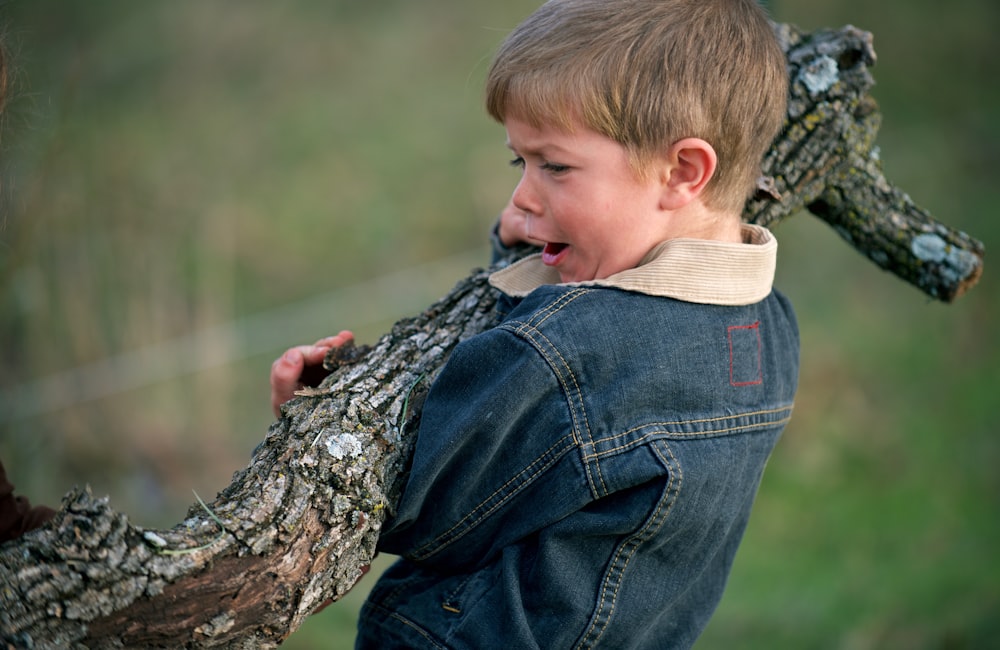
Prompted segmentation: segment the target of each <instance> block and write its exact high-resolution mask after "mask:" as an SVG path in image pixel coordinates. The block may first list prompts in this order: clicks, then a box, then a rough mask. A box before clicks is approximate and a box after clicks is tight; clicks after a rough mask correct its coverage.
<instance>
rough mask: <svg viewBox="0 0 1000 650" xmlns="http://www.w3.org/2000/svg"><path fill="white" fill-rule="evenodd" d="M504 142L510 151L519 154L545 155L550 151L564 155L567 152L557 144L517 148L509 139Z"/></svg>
mask: <svg viewBox="0 0 1000 650" xmlns="http://www.w3.org/2000/svg"><path fill="white" fill-rule="evenodd" d="M504 144H505V145H507V148H508V149H510V150H511V151H513V152H514V153H516V154H519V155H533V156H545V155H546V154H548V153H552V154H556V155H566V154H568V153H569V152H568V151H567V150H566V149H564V148H563V147H560V146H559V145H557V144H551V143H543V144H541V145H540V146H537V147H534V148H533V147H530V146H528V147H525V148H523V149H520V150H519V149H517V148H516V147H515V146H514V145H513V143H511V141H510V140H507V141H506V142H505V143H504Z"/></svg>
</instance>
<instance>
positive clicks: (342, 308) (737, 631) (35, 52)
mask: <svg viewBox="0 0 1000 650" xmlns="http://www.w3.org/2000/svg"><path fill="white" fill-rule="evenodd" d="M536 4H537V3H536V2H527V1H526V0H511V1H508V2H503V3H496V2H485V1H482V0H463V1H461V2H459V1H458V0H422V1H421V2H419V3H416V2H404V1H403V0H382V1H380V2H378V3H361V2H356V1H349V0H333V1H331V2H325V3H316V2H309V1H307V0H296V1H290V2H282V3H270V2H265V1H264V0H251V1H244V2H240V3H235V2H223V1H222V0H213V1H209V2H197V3H196V2H189V3H170V2H159V3H153V2H144V3H139V2H130V1H128V0H93V1H91V2H87V3H70V2H63V1H62V0H7V1H6V2H5V3H3V4H2V5H0V21H2V22H0V25H2V26H3V27H2V29H3V31H4V32H5V34H6V39H7V43H8V45H9V47H10V49H11V50H12V54H13V57H14V60H15V63H16V65H17V68H18V69H17V78H16V88H17V95H16V96H15V97H14V98H13V101H12V103H11V107H10V111H9V112H8V113H7V114H6V115H5V116H4V122H3V127H4V128H3V140H2V150H3V155H2V158H0V169H2V172H3V177H2V180H3V188H2V204H0V205H2V208H3V212H2V214H0V337H2V340H3V341H4V346H3V349H2V351H0V394H5V395H8V396H11V395H17V396H19V397H18V399H19V400H21V399H24V400H28V399H29V398H30V401H31V402H32V404H34V405H35V406H34V407H33V409H30V410H29V412H27V413H25V414H21V415H18V416H16V417H13V416H11V414H10V413H8V414H6V416H5V414H3V413H0V457H2V458H3V459H4V462H5V464H7V466H8V469H9V470H10V473H11V475H12V478H13V479H14V481H15V483H17V484H18V487H19V488H20V489H21V490H23V491H24V492H25V493H27V494H28V495H29V496H31V497H32V498H33V499H34V500H38V501H43V502H48V503H53V504H54V503H57V502H58V500H59V498H60V496H61V495H62V494H63V493H64V492H65V490H66V489H67V488H68V487H69V486H70V485H72V484H82V483H89V484H90V485H92V486H93V488H94V490H95V492H97V493H98V494H108V495H110V498H111V501H112V504H113V505H115V506H116V507H118V508H119V509H122V510H124V511H126V512H129V513H130V515H131V516H132V517H133V519H135V520H136V521H137V522H138V523H140V524H145V525H170V524H172V523H174V522H176V521H177V520H179V519H180V518H181V517H183V515H184V511H185V510H186V508H187V506H188V504H190V503H191V502H192V501H193V498H192V495H191V490H192V489H195V490H197V491H198V492H199V493H200V494H202V495H203V496H206V497H207V496H209V495H211V494H214V492H215V491H217V490H219V489H221V488H222V487H223V486H225V485H226V484H227V483H228V481H229V478H230V475H231V473H232V472H234V471H236V470H237V469H239V468H241V467H243V466H244V465H245V463H246V460H247V457H248V455H249V453H250V450H251V449H252V448H253V446H254V444H255V443H256V442H257V441H258V440H260V439H261V438H262V437H263V435H264V433H265V432H266V428H267V426H268V424H269V422H270V414H269V408H268V405H267V373H268V369H269V366H270V362H271V360H272V359H273V358H274V357H275V356H277V354H279V353H280V352H281V351H282V350H283V349H284V347H286V346H287V345H291V344H293V343H299V342H307V341H308V339H315V338H319V337H321V336H323V335H325V334H327V333H331V332H334V331H336V330H339V329H341V328H343V327H354V328H355V329H356V331H357V333H358V334H359V338H362V339H365V340H372V339H374V338H375V337H376V336H378V335H379V334H380V333H381V332H383V331H385V329H386V328H387V327H388V326H389V325H390V324H391V322H392V321H393V320H395V319H396V318H398V317H400V316H403V315H407V314H408V313H411V312H412V311H413V309H414V307H413V306H412V301H413V300H418V301H423V302H417V303H416V304H424V303H425V302H429V301H430V299H432V298H433V297H434V296H436V295H440V294H441V293H444V292H445V291H447V290H448V288H450V285H451V283H452V282H453V281H455V280H457V279H458V278H459V277H462V276H464V275H465V273H466V272H467V270H468V266H467V264H468V262H467V261H466V260H469V259H476V254H477V252H478V251H481V250H482V249H481V247H482V242H483V240H484V238H485V233H486V231H487V229H488V228H489V225H490V224H491V222H492V220H493V218H494V215H495V213H496V212H497V210H498V208H499V207H500V206H502V205H503V203H504V201H505V200H506V197H507V196H508V194H509V191H510V189H511V187H512V186H513V183H514V182H515V178H516V176H515V173H514V172H513V171H511V170H509V169H507V168H506V161H507V157H508V154H507V152H506V150H505V148H504V146H503V132H502V129H501V128H500V127H499V126H497V125H495V124H493V123H491V122H490V121H489V120H488V118H487V117H486V116H485V115H484V113H483V111H482V109H481V85H482V78H483V75H484V73H485V69H486V66H487V64H488V61H489V57H490V55H491V53H492V51H493V49H494V48H495V46H496V45H497V43H498V42H499V40H500V39H501V38H502V37H503V35H504V34H505V33H506V32H507V31H508V30H509V29H510V28H511V27H512V26H513V25H515V24H516V23H517V21H518V20H519V19H520V18H522V17H523V16H524V15H526V14H527V13H528V12H530V11H531V10H532V9H533V8H534V7H535V6H536ZM769 4H770V7H771V10H772V13H773V14H774V16H775V18H776V19H777V20H780V21H785V22H793V23H796V24H798V25H800V26H801V27H803V28H806V29H816V28H821V27H838V26H841V25H843V24H847V23H851V24H854V25H857V26H858V27H861V28H863V29H866V30H869V31H871V32H873V33H874V34H875V47H876V51H877V52H878V55H879V62H878V64H877V66H876V67H875V69H874V71H873V72H874V75H875V78H876V80H877V82H878V85H877V86H876V89H875V97H876V99H877V100H878V101H879V103H880V105H881V108H882V111H883V114H884V126H883V129H882V133H881V136H880V145H881V150H882V159H883V161H884V164H885V170H886V174H887V176H888V177H889V178H890V179H891V180H893V181H894V182H895V183H897V184H898V185H899V186H900V187H902V188H903V189H904V190H906V191H907V192H909V193H910V195H911V196H912V197H913V198H914V199H915V200H916V201H917V202H918V203H919V204H921V205H922V206H924V207H925V208H927V209H929V210H930V211H931V212H932V213H934V214H935V215H936V216H937V217H938V218H939V219H941V220H942V221H945V222H947V223H949V224H950V225H954V226H957V227H959V228H962V229H965V230H967V231H968V232H970V233H971V234H972V235H974V236H976V237H978V238H980V239H982V240H984V241H985V242H986V245H987V249H988V250H992V246H993V245H994V242H997V241H998V240H1000V226H998V223H997V221H998V220H996V219H994V218H991V217H989V214H992V213H994V212H995V206H996V205H997V203H998V200H1000V190H998V188H997V183H996V179H997V178H998V174H1000V111H998V107H1000V83H998V76H1000V75H998V73H1000V51H998V46H997V40H996V34H997V33H998V31H1000V5H998V4H997V3H996V2H995V1H994V0H954V1H953V2H949V3H946V4H942V3H939V2H933V3H932V2H930V1H929V0H908V1H905V2H904V1H903V0H881V1H880V2H869V1H868V0H838V1H836V2H835V1H834V0H801V1H798V2H792V1H791V0H772V1H771V2H770V3H769ZM777 234H778V237H779V240H780V241H781V256H780V262H779V280H778V284H779V286H780V287H781V288H782V289H784V290H785V292H786V293H787V294H789V295H790V296H791V298H792V299H793V301H794V302H795V304H796V305H797V309H798V313H799V317H800V320H801V327H802V344H803V350H802V362H803V369H802V370H803V375H802V382H801V388H800V395H799V399H798V406H797V410H796V414H795V418H794V419H793V421H792V424H791V425H790V426H789V428H788V430H787V432H786V434H785V437H784V439H783V440H782V442H781V444H780V445H779V447H778V449H777V451H776V453H775V456H774V458H773V459H772V462H771V464H770V467H769V470H768V474H767V475H766V476H765V480H764V484H763V486H762V488H761V493H760V495H759V498H758V504H757V507H756V510H755V514H754V518H753V519H752V521H751V525H750V528H749V530H748V533H747V538H746V541H745V543H744V546H743V548H742V549H741V551H740V554H739V556H738V558H737V563H736V567H735V570H734V573H733V576H732V579H731V582H730V587H729V589H728V591H727V594H726V596H725V598H724V599H723V603H722V605H721V607H720V609H719V612H718V614H717V616H716V618H715V619H714V620H713V622H712V623H711V625H710V627H709V629H708V631H707V632H706V635H705V637H704V638H703V639H702V641H700V642H699V644H698V647H699V648H705V649H712V648H729V647H739V648H758V647H759V648H774V647H795V648H845V649H851V650H854V649H861V650H863V649H867V648H900V649H903V648H906V649H912V648H942V649H944V648H947V649H952V648H981V647H992V646H996V645H1000V619H998V618H997V616H996V614H997V612H998V611H1000V567H998V563H997V561H996V559H995V558H996V551H995V549H996V548H998V547H1000V518H998V514H1000V513H998V505H1000V475H998V473H997V472H996V470H995V467H996V466H997V463H998V461H1000V448H998V447H1000V442H998V440H1000V437H998V435H997V434H998V433H1000V426H998V424H997V422H998V418H997V416H996V414H995V409H994V404H995V403H996V393H997V391H998V388H1000V372H998V370H997V368H998V367H1000V353H998V346H997V343H996V341H997V337H996V335H995V331H996V328H997V324H998V322H1000V321H998V311H1000V292H998V285H997V282H996V280H995V279H994V274H993V272H992V269H991V267H990V265H989V262H987V270H986V274H985V276H984V278H983V280H982V281H981V282H980V285H979V286H978V287H977V288H976V289H974V290H973V291H972V292H971V293H970V294H969V295H967V296H965V297H963V298H961V299H960V300H959V301H958V302H957V303H956V304H954V305H941V304H938V303H934V302H931V301H929V300H928V299H927V298H926V297H925V296H923V295H922V294H920V293H919V292H917V291H916V290H915V289H912V288H911V287H909V286H907V285H904V284H902V283H901V282H899V281H898V280H896V279H895V278H894V277H892V276H889V275H887V274H885V273H883V272H881V271H879V270H878V269H876V268H875V267H874V266H873V265H871V264H869V263H868V262H867V261H865V260H864V259H862V258H861V257H860V256H858V255H857V254H856V253H854V252H853V251H852V250H850V249H849V247H848V246H847V245H845V244H844V243H843V242H842V241H840V240H839V238H838V237H837V236H836V235H835V234H834V233H833V232H832V231H831V230H830V229H829V228H827V227H826V226H824V225H823V224H822V223H819V222H818V221H817V220H816V219H814V218H812V217H811V216H809V215H801V216H798V217H796V218H794V219H792V220H789V221H788V222H787V223H785V224H782V225H781V226H780V227H779V228H778V230H777ZM467 251H471V252H472V255H471V256H469V255H466V256H461V257H458V258H455V257H453V256H454V255H455V254H456V253H463V252H467ZM483 256H484V257H483V261H485V253H484V254H483ZM439 260H445V261H446V263H445V265H444V266H439V267H435V269H436V270H435V271H434V272H433V273H432V272H431V271H430V270H429V269H428V267H426V266H420V265H424V264H428V263H431V264H437V263H438V262H437V261H439ZM449 260H456V261H454V262H452V261H449ZM411 269H414V270H411ZM442 269H444V270H446V271H447V272H442ZM393 272H398V275H395V276H391V277H392V278H393V280H392V282H391V283H392V284H393V285H394V286H395V287H396V288H397V290H398V294H397V295H398V296H399V297H398V298H391V297H390V298H386V297H384V296H387V295H388V296H391V295H392V294H383V293H378V292H372V291H369V290H368V288H367V287H368V285H364V284H362V283H364V282H366V281H368V280H370V279H372V278H376V277H380V276H383V275H385V274H389V273H393ZM359 286H360V287H362V289H359V290H357V291H354V292H353V293H351V292H350V289H351V288H352V287H359ZM338 289H343V290H344V291H345V293H344V294H343V295H342V296H341V298H342V299H339V300H337V301H332V302H329V303H328V302H325V299H324V301H321V302H319V303H317V307H316V309H313V310H312V311H303V310H301V309H298V308H297V307H296V306H297V305H301V304H303V303H302V301H309V300H311V299H313V298H314V297H316V296H326V295H328V293H329V292H331V291H335V290H338ZM338 295H340V294H338ZM375 296H382V297H380V298H378V302H379V303H384V304H377V305H376V306H375V307H374V308H373V306H372V304H371V303H372V302H373V301H375V300H376V298H375ZM425 297H426V298H425ZM408 300H409V301H410V302H407V301H408ZM260 314H267V315H268V319H267V320H266V323H267V326H266V327H265V329H267V330H268V331H269V332H270V334H271V338H270V339H268V341H270V342H269V343H257V344H255V345H254V346H249V345H248V344H247V343H246V340H247V338H246V337H243V338H241V336H240V332H243V331H244V330H246V329H247V327H248V326H247V325H246V323H247V322H248V319H253V318H255V317H257V316H259V315H260ZM304 314H309V317H308V318H306V317H305V316H304ZM359 320H360V321H361V322H359ZM302 321H308V322H302ZM241 328H242V329H241ZM204 332H214V333H215V335H214V336H213V337H207V338H206V337H200V334H199V333H204ZM286 333H287V336H285V334H286ZM269 346H270V347H269ZM241 347H243V348H246V349H241ZM147 351H152V355H153V356H152V359H153V360H149V359H150V358H147V357H145V356H142V354H145V353H146V352H147ZM182 354H183V355H190V356H191V357H192V358H194V359H202V360H203V363H202V364H201V366H200V367H202V368H203V369H201V370H199V371H197V372H181V371H177V372H173V373H171V372H166V373H165V374H164V375H163V376H158V375H156V374H155V373H151V374H149V376H148V377H145V379H144V375H143V374H142V372H138V375H137V377H138V379H136V380H135V381H134V382H133V384H134V385H130V384H128V383H126V384H124V385H123V387H121V388H113V384H114V382H111V385H112V388H109V389H108V390H106V391H104V392H105V393H108V394H107V396H104V397H96V398H94V399H83V398H81V399H80V400H76V401H74V400H73V399H66V396H65V395H62V396H60V395H53V394H49V392H46V391H51V389H52V385H53V384H47V383H46V380H47V379H48V378H51V377H53V376H55V377H59V376H63V378H64V379H66V381H69V382H74V381H75V382H77V383H84V384H88V385H86V386H79V387H77V388H79V393H80V395H83V396H86V395H87V394H88V392H87V389H89V390H92V391H93V394H94V395H98V396H99V395H102V394H103V393H102V391H101V390H100V388H101V387H100V386H99V385H98V386H94V385H91V384H101V382H102V381H107V380H108V377H107V375H102V374H101V372H98V370H101V369H102V368H103V371H105V372H110V373H114V372H115V369H116V368H119V367H120V365H111V366H108V367H105V366H102V365H101V364H104V363H106V362H107V360H109V359H111V360H121V359H123V358H124V359H129V358H133V357H134V359H133V360H134V361H135V364H134V365H136V366H139V368H140V370H141V369H142V368H144V367H146V366H148V365H150V364H154V362H155V361H156V360H157V359H159V361H160V362H162V361H163V357H176V356H181V355H182ZM130 355H132V356H130ZM136 355H138V356H136ZM194 365H196V366H197V365H198V364H197V363H195V364H194ZM77 368H83V369H84V370H86V372H82V373H79V372H78V373H76V374H72V373H71V374H69V375H60V374H59V373H64V372H66V371H72V370H73V369H77ZM102 377H103V379H102ZM154 379H155V381H154ZM57 385H58V384H57ZM64 385H65V384H64ZM46 387H48V388H46ZM73 394H75V393H73ZM60 397H61V398H62V399H63V401H60ZM63 402H70V403H63ZM0 403H3V400H2V399H0ZM8 404H9V402H8ZM8 410H10V407H9V406H8ZM11 412H12V411H11ZM369 581H370V579H369ZM361 589H362V591H359V592H358V593H352V594H351V595H350V596H349V602H347V603H340V604H337V605H335V606H333V607H330V608H328V609H327V610H326V611H324V612H323V613H322V614H321V615H319V616H316V617H313V618H312V619H311V620H310V621H309V622H308V623H307V624H306V625H305V626H304V627H303V628H302V629H301V630H300V631H299V632H297V633H296V634H295V635H293V636H292V637H291V638H290V639H289V641H288V642H287V644H286V646H287V647H292V648H313V647H325V648H330V647H334V648H338V647H350V645H351V638H352V635H353V618H354V612H355V611H356V607H357V606H358V603H359V602H360V600H361V598H362V597H363V588H361Z"/></svg>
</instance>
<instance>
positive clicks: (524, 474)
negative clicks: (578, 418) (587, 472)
mask: <svg viewBox="0 0 1000 650" xmlns="http://www.w3.org/2000/svg"><path fill="white" fill-rule="evenodd" d="M567 440H570V443H571V444H568V445H567V444H566V442H567ZM559 447H564V449H559ZM573 447H574V445H573V444H572V440H571V436H563V437H562V438H560V439H559V440H558V441H556V443H555V444H553V445H552V446H551V447H549V448H548V449H546V450H545V451H544V452H542V453H541V454H540V455H539V456H538V458H536V459H535V460H533V461H532V462H531V463H530V464H529V465H527V466H526V467H525V468H524V469H522V470H521V471H520V472H518V473H517V474H515V475H513V476H512V477H511V478H510V479H508V480H507V482H505V483H504V484H503V485H501V486H500V487H498V488H497V489H496V490H494V491H493V493H492V494H490V495H489V496H487V497H486V498H485V499H483V500H482V501H480V502H479V503H478V504H477V505H476V506H475V507H474V508H473V509H472V510H471V511H470V512H469V514H467V515H466V516H464V517H462V519H460V520H459V521H457V522H456V523H455V525H454V526H452V527H451V528H449V529H448V530H446V531H444V532H443V533H441V534H440V535H438V536H437V537H435V538H434V539H432V540H431V541H429V542H428V543H426V544H424V545H423V546H421V547H420V548H418V549H415V550H414V551H413V553H412V554H410V555H409V557H410V559H413V560H423V559H426V558H428V557H430V556H431V555H433V554H434V553H437V552H439V551H440V550H442V549H444V548H446V547H448V546H449V545H451V544H453V543H455V542H456V541H457V540H459V539H461V538H462V537H463V536H464V535H465V534H466V533H468V532H469V531H471V530H472V529H474V528H475V527H476V526H477V525H478V524H479V521H481V520H482V519H485V518H486V517H488V516H489V515H491V514H493V513H494V512H495V511H496V510H497V509H499V508H500V507H502V506H503V505H504V504H505V503H507V501H509V500H510V499H511V498H512V497H513V496H514V495H515V494H517V493H518V492H520V491H521V490H523V489H524V488H526V487H527V486H528V485H530V484H531V483H533V482H534V480H535V479H537V478H538V477H539V476H541V475H542V474H543V473H544V472H545V471H546V470H547V469H549V468H550V467H552V466H553V465H555V464H556V463H557V462H559V460H560V459H561V458H562V457H563V455H564V454H565V452H567V451H569V450H570V449H572V448H573ZM547 457H549V458H547ZM543 461H544V462H543ZM539 464H541V466H540V467H537V468H536V466H538V465H539ZM533 468H535V469H533ZM529 471H530V473H528V472H529ZM517 483H520V485H518V486H517V487H516V488H515V489H514V490H511V491H510V492H509V493H508V494H506V495H504V496H503V498H501V499H500V500H498V501H496V503H494V504H493V505H492V506H489V507H487V504H489V503H490V501H493V500H494V499H496V498H497V497H498V496H500V495H502V494H503V493H504V492H506V491H507V489H508V488H509V487H510V486H511V485H514V484H517ZM484 508H485V509H484ZM480 510H482V512H480Z"/></svg>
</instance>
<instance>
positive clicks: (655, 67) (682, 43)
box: [486, 0, 788, 211]
mask: <svg viewBox="0 0 1000 650" xmlns="http://www.w3.org/2000/svg"><path fill="white" fill-rule="evenodd" d="M787 94H788V75H787V71H786V66H785V56H784V53H783V52H782V50H781V47H780V46H779V44H778V42H777V39H776V37H775V34H774V31H773V28H772V26H771V23H770V21H769V20H768V18H767V15H766V14H765V12H764V10H763V9H762V8H761V7H760V5H758V4H757V2H756V0H549V2H546V3H545V4H544V5H542V7H540V8H539V9H538V10H537V11H536V12H535V13H533V14H532V15H531V16H529V17H528V18H527V19H526V20H525V21H524V22H523V23H521V24H520V25H519V26H518V27H517V28H516V29H515V30H514V31H513V32H512V33H511V34H510V35H509V36H508V37H507V39H506V40H505V41H504V42H503V44H502V45H501V46H500V48H499V50H498V52H497V54H496V56H495V58H494V60H493V64H492V65H491V67H490V70H489V74H488V76H487V82H486V108H487V111H488V112H489V114H490V115H491V116H492V117H493V118H494V119H495V120H497V121H498V122H501V123H503V122H504V121H505V120H506V119H507V118H508V117H516V118H518V119H522V120H525V121H527V122H529V123H530V124H532V125H533V126H536V127H537V126H542V125H550V126H555V127H558V128H563V129H567V130H571V129H573V128H574V126H576V125H581V126H583V127H585V128H588V129H590V130H593V131H595V132H597V133H600V134H602V135H605V136H607V137H609V138H611V139H612V140H615V141H616V142H618V143H620V144H622V145H623V146H625V147H626V148H627V149H628V151H629V153H630V156H631V159H632V162H633V166H634V167H635V169H636V171H637V172H638V173H642V172H643V171H644V169H645V167H646V166H647V165H648V163H649V162H650V161H652V160H654V159H656V157H657V156H658V155H660V154H662V153H663V152H665V151H666V149H667V148H668V147H669V146H670V145H671V144H673V143H674V142H676V141H678V140H680V139H682V138H686V137H696V138H701V139H703V140H705V141H707V142H708V143H709V144H711V145H712V146H713V148H715V150H716V154H717V155H718V161H719V162H718V167H717V169H716V173H715V176H714V177H713V179H712V180H711V181H710V183H709V184H708V186H707V187H706V189H705V194H704V200H705V202H706V204H707V205H709V206H711V207H714V208H719V209H726V210H730V211H732V210H735V211H741V210H742V208H743V204H744V202H745V201H746V198H747V196H748V195H749V194H750V192H751V190H752V188H753V186H754V183H755V181H756V180H757V178H758V176H759V174H760V162H761V159H762V158H763V156H764V153H765V152H766V151H767V149H768V147H770V145H771V142H772V141H773V139H774V137H775V135H776V134H777V133H778V131H779V129H780V128H781V125H782V123H783V121H784V118H785V110H786V109H785V103H786V99H787Z"/></svg>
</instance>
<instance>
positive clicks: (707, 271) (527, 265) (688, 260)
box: [490, 224, 778, 305]
mask: <svg viewBox="0 0 1000 650" xmlns="http://www.w3.org/2000/svg"><path fill="white" fill-rule="evenodd" d="M742 233H743V243H742V244H735V243H731V242H721V241H714V240H709V239H671V240H668V241H665V242H662V243H660V244H658V245H657V246H655V247H654V248H653V250H651V251H650V252H649V253H648V254H647V255H646V257H644V258H643V260H642V261H641V262H640V263H639V265H638V266H636V267H635V268H632V269H627V270H625V271H621V272H620V273H616V274H614V275H612V276H609V277H607V278H605V279H603V280H591V281H588V282H570V283H566V286H601V287H616V288H619V289H624V290H626V291H635V292H638V293H645V294H648V295H651V296H662V297H667V298H675V299H677V300H683V301H685V302H696V303H702V304H709V305H749V304H752V303H755V302H759V301H761V300H763V299H764V298H766V297H767V296H768V294H770V293H771V285H772V284H773V283H774V269H775V266H776V264H777V258H778V241H777V240H776V239H775V238H774V235H772V234H771V233H770V231H768V230H767V229H766V228H763V227H761V226H755V225H750V224H743V226H742ZM490 284H492V285H493V286H494V287H496V288H497V289H499V290H500V291H503V292H504V293H506V294H507V295H509V296H513V297H523V296H526V295H528V294H529V293H531V292H532V291H534V290H535V289H537V288H538V287H540V286H542V285H545V284H560V282H559V274H558V273H557V272H556V270H555V269H553V268H551V267H548V266H545V264H543V263H542V256H541V254H536V255H531V256H529V257H526V258H524V259H522V260H519V261H518V262H515V263H514V264H511V265H510V266H508V267H507V268H505V269H501V270H500V271H497V272H496V273H494V274H492V275H491V276H490Z"/></svg>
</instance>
